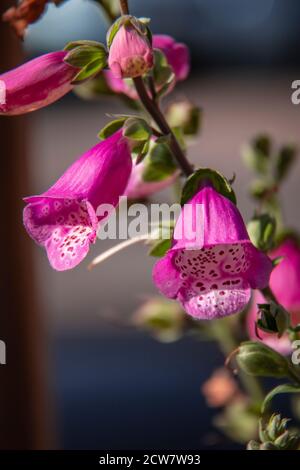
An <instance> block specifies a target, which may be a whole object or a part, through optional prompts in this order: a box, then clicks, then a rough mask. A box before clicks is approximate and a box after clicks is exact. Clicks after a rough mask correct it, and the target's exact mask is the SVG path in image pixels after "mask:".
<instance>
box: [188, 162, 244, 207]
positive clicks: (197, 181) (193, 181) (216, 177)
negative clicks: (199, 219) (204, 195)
mask: <svg viewBox="0 0 300 470" xmlns="http://www.w3.org/2000/svg"><path fill="white" fill-rule="evenodd" d="M207 180H209V181H210V182H211V183H212V185H213V186H214V188H215V190H216V191H218V192H219V193H220V194H222V196H225V197H227V199H229V200H230V201H231V202H233V203H234V204H236V197H235V194H234V191H233V189H232V187H231V185H230V184H229V182H228V180H227V179H226V178H225V176H223V175H222V174H221V173H219V172H218V171H215V170H211V169H210V168H200V169H199V170H197V171H195V173H193V174H192V175H191V176H189V178H188V179H187V181H186V183H185V185H184V187H183V189H182V196H181V205H184V204H186V203H187V202H188V201H189V200H190V199H191V198H192V197H193V196H194V194H196V192H197V191H198V190H199V187H200V185H201V183H203V182H204V181H207Z"/></svg>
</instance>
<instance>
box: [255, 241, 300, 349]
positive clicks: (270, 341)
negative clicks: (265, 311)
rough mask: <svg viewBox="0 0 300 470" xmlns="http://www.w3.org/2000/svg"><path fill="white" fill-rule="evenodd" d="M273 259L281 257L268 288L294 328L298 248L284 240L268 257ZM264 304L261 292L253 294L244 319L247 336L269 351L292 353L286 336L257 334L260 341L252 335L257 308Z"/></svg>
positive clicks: (299, 314)
mask: <svg viewBox="0 0 300 470" xmlns="http://www.w3.org/2000/svg"><path fill="white" fill-rule="evenodd" d="M270 257H271V258H272V259H275V258H278V257H283V259H282V260H281V261H280V263H279V264H278V265H277V266H276V267H275V268H274V270H273V271H272V274H271V277H270V288H271V289H272V291H273V292H274V294H275V296H276V299H277V300H278V302H279V303H280V304H281V305H282V306H283V307H284V308H285V309H286V310H287V311H288V312H290V314H291V323H292V324H293V325H294V326H295V325H297V324H298V323H300V248H299V246H298V245H297V243H296V242H295V241H294V240H292V239H286V240H285V241H284V242H283V243H282V244H281V245H280V246H279V247H278V248H276V250H273V251H272V253H271V254H270ZM264 303H267V301H266V299H265V298H264V296H263V295H262V294H261V293H260V292H255V293H254V295H253V299H252V302H251V307H250V309H249V312H248V316H247V324H248V331H249V335H250V337H251V338H252V339H255V340H259V339H262V341H263V342H264V343H266V344H267V345H268V346H270V347H271V348H273V349H275V350H276V351H278V352H280V353H282V354H288V353H289V352H290V351H291V343H290V341H289V338H288V336H287V335H283V336H282V337H281V338H278V337H277V336H276V335H275V334H270V333H267V332H265V331H262V330H259V338H258V337H257V334H256V332H255V320H256V318H257V304H264Z"/></svg>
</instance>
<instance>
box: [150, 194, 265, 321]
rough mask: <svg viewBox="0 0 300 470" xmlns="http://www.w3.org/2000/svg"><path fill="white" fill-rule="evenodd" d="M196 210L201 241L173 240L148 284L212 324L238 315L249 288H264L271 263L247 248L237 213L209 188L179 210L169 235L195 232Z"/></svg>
mask: <svg viewBox="0 0 300 470" xmlns="http://www.w3.org/2000/svg"><path fill="white" fill-rule="evenodd" d="M189 206H190V207H189ZM198 208H201V209H202V213H203V221H202V223H203V225H202V229H203V236H202V237H201V236H200V237H196V238H195V240H194V241H193V240H190V239H186V237H185V233H183V237H182V238H181V239H177V240H176V239H175V238H174V239H173V244H172V248H171V249H170V250H169V251H168V252H167V253H166V255H165V256H164V257H163V258H162V259H161V260H159V261H158V262H157V263H156V265H155V266H154V270H153V279H154V282H155V284H156V285H157V287H158V288H159V290H160V291H161V292H162V293H163V294H164V295H165V296H167V297H169V298H172V299H177V300H178V301H179V302H180V303H181V305H182V306H183V308H184V310H185V311H186V312H187V313H189V314H190V315H192V316H193V317H196V318H198V319H202V320H211V319H213V318H219V317H224V316H226V315H230V314H232V313H237V312H239V311H241V310H242V309H243V308H244V307H245V306H246V305H247V303H248V302H249V299H250V294H251V288H262V287H265V286H266V285H267V284H268V280H269V276H270V273H271V270H272V262H271V260H270V259H269V258H268V257H267V256H266V255H264V254H263V253H261V252H260V251H258V250H257V249H256V248H255V247H254V245H252V243H251V241H250V240H249V236H248V233H247V230H246V227H245V224H244V222H243V219H242V217H241V214H240V213H239V211H238V209H237V207H236V206H235V205H234V204H233V203H232V202H231V201H229V200H228V199H227V198H225V197H224V196H221V195H220V194H219V193H218V192H217V191H215V189H214V188H213V187H211V186H210V185H205V186H204V187H203V188H202V189H200V190H199V191H198V193H197V194H196V195H195V196H193V198H192V199H191V200H190V201H189V203H188V204H186V205H185V206H184V207H183V209H182V212H181V215H180V217H179V219H178V221H177V223H176V226H175V232H174V235H176V233H177V231H178V228H180V227H182V225H184V226H185V227H190V226H196V221H195V220H194V216H195V214H197V213H199V211H198ZM188 209H193V211H192V212H191V210H188ZM191 213H192V214H193V216H191ZM189 238H190V237H189ZM198 238H199V240H200V241H199V240H198Z"/></svg>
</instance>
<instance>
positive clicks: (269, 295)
mask: <svg viewBox="0 0 300 470" xmlns="http://www.w3.org/2000/svg"><path fill="white" fill-rule="evenodd" d="M260 291H261V293H262V294H263V296H264V297H265V298H266V299H267V300H271V301H272V302H275V303H276V304H279V305H280V303H279V302H278V300H277V299H276V296H275V294H274V292H273V291H272V289H271V287H270V286H268V287H265V288H264V289H261V290H260Z"/></svg>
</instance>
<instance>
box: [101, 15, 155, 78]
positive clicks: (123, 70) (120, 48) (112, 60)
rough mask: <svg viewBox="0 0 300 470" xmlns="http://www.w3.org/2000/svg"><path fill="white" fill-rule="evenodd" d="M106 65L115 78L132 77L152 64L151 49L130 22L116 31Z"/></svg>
mask: <svg viewBox="0 0 300 470" xmlns="http://www.w3.org/2000/svg"><path fill="white" fill-rule="evenodd" d="M108 65H109V68H110V70H111V71H112V74H113V75H114V76H115V77H116V78H128V77H130V78H134V77H140V76H141V75H144V74H145V73H147V72H148V71H149V70H150V69H151V68H152V66H153V50H152V47H151V44H150V43H149V40H148V38H147V37H146V36H144V35H142V34H141V33H139V32H138V31H137V30H136V29H135V28H134V27H133V26H132V25H131V24H128V25H127V24H124V25H122V26H121V27H120V29H119V30H118V32H117V33H116V35H115V37H114V39H113V41H112V44H111V46H110V49H109V57H108Z"/></svg>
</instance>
